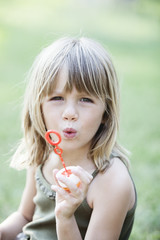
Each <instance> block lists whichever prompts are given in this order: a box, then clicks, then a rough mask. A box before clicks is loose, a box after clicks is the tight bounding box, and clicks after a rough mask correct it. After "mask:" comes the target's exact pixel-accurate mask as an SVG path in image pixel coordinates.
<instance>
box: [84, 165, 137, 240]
mask: <svg viewBox="0 0 160 240" xmlns="http://www.w3.org/2000/svg"><path fill="white" fill-rule="evenodd" d="M90 190H91V191H92V189H90ZM95 190H96V191H95ZM93 191H95V193H94V200H93V212H92V216H91V219H90V223H89V226H88V229H87V233H86V236H85V240H91V239H99V240H106V239H109V240H118V239H119V236H120V233H121V229H122V226H123V222H124V219H125V217H126V214H127V212H128V210H130V209H131V208H132V206H133V204H134V201H135V193H134V188H133V184H132V181H131V179H130V176H129V174H128V171H127V169H126V167H125V166H124V164H123V163H122V162H121V161H120V160H115V162H114V163H113V165H112V166H111V167H110V169H108V170H107V171H106V173H105V174H103V175H99V176H98V178H97V181H96V182H95V186H94V189H93Z"/></svg>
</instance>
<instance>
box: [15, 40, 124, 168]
mask: <svg viewBox="0 0 160 240" xmlns="http://www.w3.org/2000/svg"><path fill="white" fill-rule="evenodd" d="M64 65H66V66H67V69H68V81H67V83H66V89H67V90H68V91H71V90H72V88H73V86H74V87H76V89H77V90H78V91H85V92H87V93H89V94H93V95H95V96H97V97H98V98H100V99H101V100H102V101H103V102H104V103H105V108H106V109H105V113H104V116H103V124H101V125H100V127H99V129H98V131H97V133H96V135H95V136H94V138H93V140H92V144H91V147H90V152H89V155H90V157H91V158H92V159H93V161H94V163H95V165H96V166H97V168H98V169H99V171H103V170H105V169H106V168H107V167H108V165H109V162H110V158H111V155H113V156H117V157H119V158H120V159H121V160H122V161H123V162H124V163H125V164H126V165H127V164H128V158H127V155H126V152H125V150H124V149H123V148H122V147H121V146H120V145H119V144H118V143H117V133H118V128H119V101H120V99H119V84H118V80H117V75H116V72H115V69H114V66H113V63H112V61H111V59H110V57H109V55H108V53H107V52H106V51H105V50H104V48H103V47H102V46H101V45H100V44H99V43H97V42H95V41H93V40H91V39H88V38H80V39H77V38H62V39H59V40H57V41H55V42H54V43H53V44H51V45H50V46H48V47H46V48H45V49H44V50H43V51H42V52H41V53H40V54H39V56H38V57H37V58H36V60H35V62H34V64H33V66H32V68H31V71H30V72H29V76H28V77H29V83H28V87H27V89H26V93H25V98H24V108H23V121H22V122H23V132H24V138H23V139H22V141H21V143H20V145H19V147H18V148H17V151H16V152H15V154H14V156H13V159H12V162H11V166H12V167H15V168H25V167H28V166H30V165H39V164H42V163H44V162H45V160H46V159H47V157H48V154H49V145H48V144H47V143H46V140H45V138H44V135H45V132H46V127H45V123H44V119H43V114H42V110H41V106H42V102H43V99H44V97H45V96H47V95H49V94H50V93H51V92H52V90H53V89H54V87H55V84H56V79H57V78H56V77H57V74H58V73H59V72H60V71H61V69H62V67H63V66H64Z"/></svg>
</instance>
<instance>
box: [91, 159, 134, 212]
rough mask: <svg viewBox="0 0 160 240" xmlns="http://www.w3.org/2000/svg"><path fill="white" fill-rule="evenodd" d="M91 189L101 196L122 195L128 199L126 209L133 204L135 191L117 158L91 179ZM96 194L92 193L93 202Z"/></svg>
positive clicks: (128, 175) (123, 165)
mask: <svg viewBox="0 0 160 240" xmlns="http://www.w3.org/2000/svg"><path fill="white" fill-rule="evenodd" d="M92 187H93V189H92V191H93V193H94V192H95V191H96V192H97V190H98V192H99V194H100V195H102V196H103V198H105V199H106V201H107V199H108V196H110V198H113V199H115V197H116V196H117V197H122V198H124V199H126V198H127V199H128V210H129V209H130V208H131V207H132V206H133V204H134V200H135V191H134V186H133V182H132V179H131V176H130V174H129V171H128V169H127V167H126V166H125V164H124V163H123V162H122V161H121V160H120V159H118V158H114V159H113V160H112V162H111V165H110V167H109V168H108V169H107V170H106V171H105V172H104V173H99V174H98V175H97V177H96V179H95V181H93V186H91V188H92ZM96 196H97V194H95V196H94V195H93V198H94V199H93V202H94V201H96Z"/></svg>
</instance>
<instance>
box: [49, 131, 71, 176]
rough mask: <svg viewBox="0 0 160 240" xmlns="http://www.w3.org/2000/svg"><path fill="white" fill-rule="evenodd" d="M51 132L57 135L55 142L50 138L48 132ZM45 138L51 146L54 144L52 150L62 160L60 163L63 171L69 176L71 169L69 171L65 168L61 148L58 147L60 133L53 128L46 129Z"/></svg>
mask: <svg viewBox="0 0 160 240" xmlns="http://www.w3.org/2000/svg"><path fill="white" fill-rule="evenodd" d="M51 133H53V134H55V135H56V136H57V137H58V140H57V142H53V141H52V140H51V137H50V134H51ZM45 138H46V140H47V142H48V143H49V144H51V145H52V146H55V148H54V152H55V153H56V154H57V155H58V156H59V158H60V160H61V162H62V165H63V167H64V170H65V173H66V175H67V176H68V177H69V175H70V174H71V171H70V170H67V168H66V164H65V162H64V160H63V157H62V153H63V150H62V148H60V147H59V146H58V144H59V143H60V142H61V140H62V139H61V135H60V134H59V133H58V132H56V131H54V130H48V131H47V132H46V134H45Z"/></svg>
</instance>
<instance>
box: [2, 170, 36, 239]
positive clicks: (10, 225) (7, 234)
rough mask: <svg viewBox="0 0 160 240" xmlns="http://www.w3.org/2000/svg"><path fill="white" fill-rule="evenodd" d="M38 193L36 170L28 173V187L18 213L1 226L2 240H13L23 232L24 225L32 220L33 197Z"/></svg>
mask: <svg viewBox="0 0 160 240" xmlns="http://www.w3.org/2000/svg"><path fill="white" fill-rule="evenodd" d="M35 193H36V189H35V180H34V169H31V168H30V169H29V170H28V172H27V180H26V186H25V189H24V192H23V196H22V199H21V203H20V206H19V209H18V211H17V212H15V213H13V214H12V215H10V216H9V217H8V218H7V219H6V220H5V221H4V222H2V223H1V224H0V239H1V240H6V239H7V240H13V239H14V238H16V236H17V234H18V233H20V232H21V231H22V228H23V226H24V225H26V224H27V223H28V222H29V221H31V220H32V216H33V212H34V203H33V197H34V195H35Z"/></svg>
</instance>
